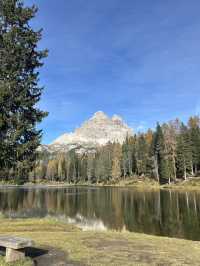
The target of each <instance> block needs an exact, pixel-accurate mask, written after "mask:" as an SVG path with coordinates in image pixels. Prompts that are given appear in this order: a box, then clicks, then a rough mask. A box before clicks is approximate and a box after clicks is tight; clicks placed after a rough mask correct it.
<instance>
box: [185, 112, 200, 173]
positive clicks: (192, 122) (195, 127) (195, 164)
mask: <svg viewBox="0 0 200 266" xmlns="http://www.w3.org/2000/svg"><path fill="white" fill-rule="evenodd" d="M188 127H189V134H190V139H191V147H192V174H193V172H194V174H197V171H198V170H199V169H200V118H199V117H198V116H194V117H190V119H189V121H188Z"/></svg>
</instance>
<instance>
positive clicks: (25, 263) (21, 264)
mask: <svg viewBox="0 0 200 266" xmlns="http://www.w3.org/2000/svg"><path fill="white" fill-rule="evenodd" d="M32 265H33V263H32V261H31V260H30V259H28V258H27V259H25V260H22V261H18V262H15V263H6V262H5V259H4V258H3V257H2V256H0V266H32Z"/></svg>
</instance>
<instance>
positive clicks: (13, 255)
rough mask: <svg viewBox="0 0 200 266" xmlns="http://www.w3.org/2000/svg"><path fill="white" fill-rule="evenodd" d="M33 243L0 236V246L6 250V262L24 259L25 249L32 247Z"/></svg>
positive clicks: (24, 239) (22, 239)
mask: <svg viewBox="0 0 200 266" xmlns="http://www.w3.org/2000/svg"><path fill="white" fill-rule="evenodd" d="M33 245H34V242H33V241H32V240H30V239H26V238H21V237H13V236H1V237H0V246H1V247H5V248H6V262H13V261H17V260H20V259H23V258H25V248H27V247H32V246H33Z"/></svg>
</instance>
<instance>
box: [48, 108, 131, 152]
mask: <svg viewBox="0 0 200 266" xmlns="http://www.w3.org/2000/svg"><path fill="white" fill-rule="evenodd" d="M127 135H129V136H131V135H133V131H132V129H131V128H129V127H128V125H127V124H126V123H125V122H124V121H123V119H122V118H121V117H120V116H118V115H113V117H112V118H109V117H108V116H107V115H106V114H105V113H104V112H102V111H98V112H96V113H95V114H94V115H93V116H92V117H91V118H90V119H89V120H87V121H85V122H84V123H83V124H82V125H81V126H80V127H79V128H77V129H76V130H75V131H74V132H72V133H65V134H63V135H61V136H60V137H58V138H57V139H56V140H55V141H54V142H53V143H52V144H50V145H48V149H50V150H53V151H57V150H61V151H68V150H70V149H74V148H77V147H81V149H85V150H87V149H88V148H95V147H97V146H101V145H105V144H106V143H108V142H119V143H123V141H124V140H125V138H126V136H127Z"/></svg>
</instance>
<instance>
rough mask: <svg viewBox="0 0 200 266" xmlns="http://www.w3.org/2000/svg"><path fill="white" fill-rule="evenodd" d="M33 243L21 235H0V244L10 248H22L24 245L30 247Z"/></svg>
mask: <svg viewBox="0 0 200 266" xmlns="http://www.w3.org/2000/svg"><path fill="white" fill-rule="evenodd" d="M33 245H34V243H33V241H32V240H30V239H26V238H21V237H13V236H1V237H0V246H1V247H6V248H11V249H22V248H26V247H32V246H33Z"/></svg>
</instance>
